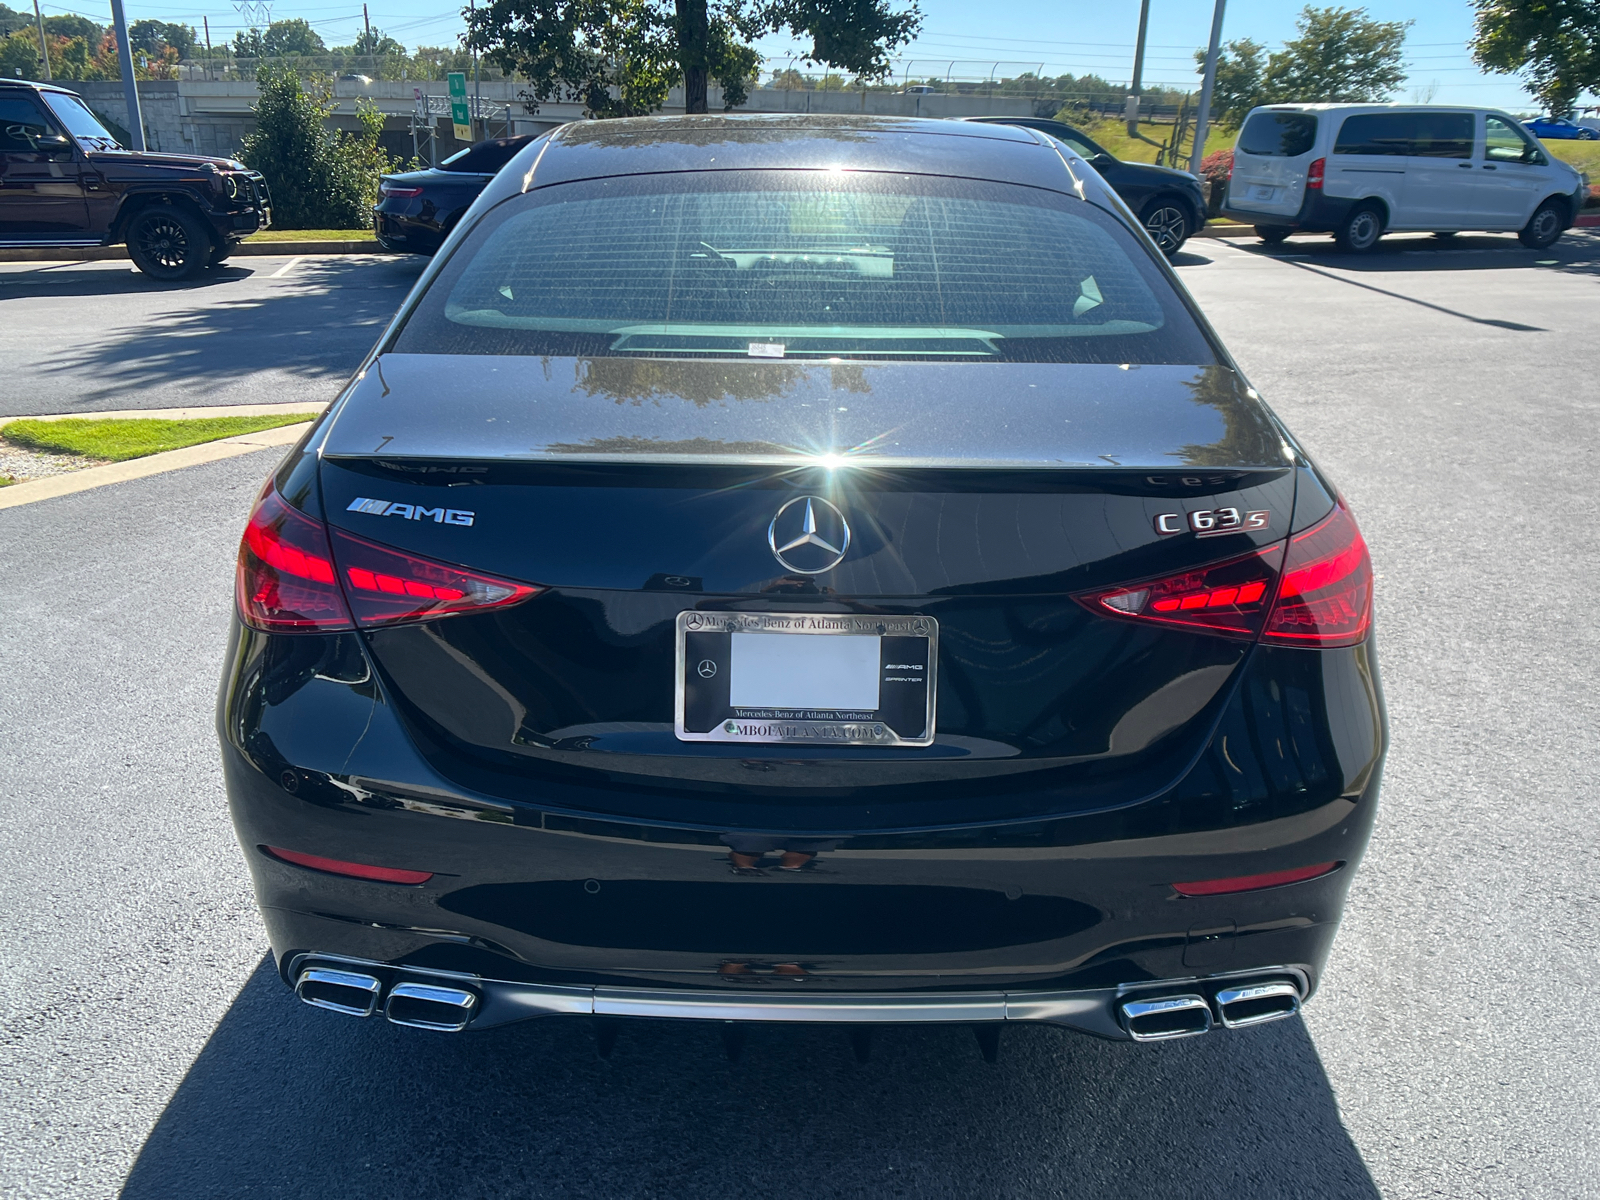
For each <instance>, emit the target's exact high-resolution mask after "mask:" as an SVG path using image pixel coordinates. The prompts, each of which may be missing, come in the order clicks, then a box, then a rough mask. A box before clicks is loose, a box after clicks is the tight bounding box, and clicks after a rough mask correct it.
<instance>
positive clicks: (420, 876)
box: [261, 846, 433, 883]
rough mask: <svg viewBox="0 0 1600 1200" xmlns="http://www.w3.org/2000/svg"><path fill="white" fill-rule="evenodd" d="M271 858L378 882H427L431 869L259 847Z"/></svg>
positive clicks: (333, 873) (273, 847) (430, 875)
mask: <svg viewBox="0 0 1600 1200" xmlns="http://www.w3.org/2000/svg"><path fill="white" fill-rule="evenodd" d="M261 848H262V849H263V850H265V851H266V852H267V853H268V854H269V855H271V856H272V857H273V858H276V859H281V860H282V861H283V862H286V863H293V864H294V865H295V866H297V867H310V868H311V869H312V870H313V871H326V872H328V874H330V875H348V876H349V877H350V878H351V879H372V880H376V881H377V882H379V883H427V882H428V880H430V879H432V878H433V872H432V871H402V870H400V869H399V868H398V867H373V866H368V865H367V864H366V863H353V862H341V861H340V860H339V859H337V858H322V857H321V856H319V855H316V854H301V853H299V852H298V851H295V850H284V849H282V848H280V847H278V846H263V847H261Z"/></svg>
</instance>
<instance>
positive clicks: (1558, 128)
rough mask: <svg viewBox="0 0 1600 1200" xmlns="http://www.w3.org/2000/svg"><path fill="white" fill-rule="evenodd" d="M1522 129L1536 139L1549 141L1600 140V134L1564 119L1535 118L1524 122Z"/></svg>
mask: <svg viewBox="0 0 1600 1200" xmlns="http://www.w3.org/2000/svg"><path fill="white" fill-rule="evenodd" d="M1522 127H1523V128H1524V129H1526V130H1527V131H1528V132H1529V133H1531V134H1533V135H1534V136H1535V137H1538V138H1542V139H1545V140H1549V139H1550V138H1564V139H1568V140H1571V141H1579V142H1592V141H1595V140H1596V139H1600V132H1597V131H1596V130H1594V129H1591V128H1589V127H1588V126H1585V125H1579V124H1578V123H1576V122H1574V121H1568V120H1566V119H1565V118H1562V117H1535V118H1534V119H1533V120H1531V121H1524V122H1523V123H1522Z"/></svg>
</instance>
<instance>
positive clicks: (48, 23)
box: [44, 15, 105, 46]
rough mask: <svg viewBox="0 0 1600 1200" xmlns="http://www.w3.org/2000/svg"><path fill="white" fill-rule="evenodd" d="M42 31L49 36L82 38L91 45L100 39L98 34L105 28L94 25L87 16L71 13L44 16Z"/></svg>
mask: <svg viewBox="0 0 1600 1200" xmlns="http://www.w3.org/2000/svg"><path fill="white" fill-rule="evenodd" d="M44 31H45V32H46V33H48V34H49V35H50V36H51V37H64V38H82V39H83V40H84V41H85V42H87V43H88V44H89V45H91V46H93V45H95V44H97V43H98V42H99V41H100V35H101V34H103V33H104V32H105V29H104V28H103V27H101V26H99V25H96V24H95V23H94V22H93V21H91V20H89V18H88V17H80V16H76V15H73V16H66V17H46V18H45V19H44Z"/></svg>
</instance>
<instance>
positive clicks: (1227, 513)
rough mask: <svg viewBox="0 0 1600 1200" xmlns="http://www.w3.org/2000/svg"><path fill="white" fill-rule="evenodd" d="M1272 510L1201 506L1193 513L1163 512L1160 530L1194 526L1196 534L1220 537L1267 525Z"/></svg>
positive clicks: (1167, 531) (1191, 527)
mask: <svg viewBox="0 0 1600 1200" xmlns="http://www.w3.org/2000/svg"><path fill="white" fill-rule="evenodd" d="M1271 520H1272V513H1271V512H1270V511H1269V510H1267V509H1265V508H1258V509H1256V510H1254V511H1253V512H1240V511H1239V510H1238V509H1237V508H1202V509H1200V510H1199V511H1197V512H1192V513H1161V514H1160V515H1159V516H1157V517H1156V532H1157V533H1182V532H1184V530H1185V529H1189V530H1192V531H1193V532H1194V535H1195V537H1218V536H1220V535H1222V534H1224V533H1238V532H1240V531H1241V530H1244V529H1265V528H1266V527H1267V525H1268V523H1269V522H1270V521H1271Z"/></svg>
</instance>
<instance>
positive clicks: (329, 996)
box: [294, 967, 383, 1017]
mask: <svg viewBox="0 0 1600 1200" xmlns="http://www.w3.org/2000/svg"><path fill="white" fill-rule="evenodd" d="M382 990H383V985H382V984H381V983H379V982H378V981H377V980H376V979H374V978H373V977H372V976H371V975H362V974H359V973H358V972H355V971H334V970H330V969H329V968H327V967H307V968H306V969H305V970H304V971H301V972H300V979H299V981H298V982H297V983H296V984H295V985H294V994H295V995H296V996H299V997H300V999H302V1000H304V1001H305V1002H306V1003H307V1004H309V1005H311V1006H312V1007H313V1008H326V1009H328V1010H329V1011H330V1012H336V1013H344V1014H345V1016H347V1017H370V1016H371V1015H372V1014H373V1013H375V1012H376V1011H377V1010H378V993H379V992H381V991H382Z"/></svg>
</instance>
